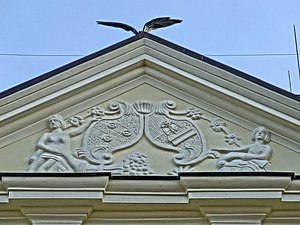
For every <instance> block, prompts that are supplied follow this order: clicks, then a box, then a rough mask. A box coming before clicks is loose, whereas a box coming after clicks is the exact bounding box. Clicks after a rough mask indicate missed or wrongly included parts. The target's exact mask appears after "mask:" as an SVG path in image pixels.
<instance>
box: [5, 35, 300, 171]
mask: <svg viewBox="0 0 300 225" xmlns="http://www.w3.org/2000/svg"><path fill="white" fill-rule="evenodd" d="M4 94H5V93H4ZM3 96H4V95H3ZM299 110H300V104H299V99H298V97H297V96H295V95H292V94H290V93H287V92H284V91H282V90H277V89H276V88H275V87H273V86H271V85H266V84H265V83H263V84H262V83H260V82H259V80H256V79H254V78H252V77H250V76H247V75H245V74H243V73H241V72H238V71H236V70H234V69H230V68H228V67H226V66H224V65H222V64H218V63H217V62H214V61H212V60H209V59H207V58H205V57H200V55H197V54H196V53H193V52H191V51H188V50H186V51H183V48H179V47H178V46H176V45H172V44H170V43H168V42H166V41H164V40H161V39H159V38H157V37H155V36H152V35H149V34H147V35H146V34H140V35H139V36H136V37H134V38H131V39H130V40H126V41H124V42H122V43H120V44H117V45H114V46H113V47H110V48H108V49H106V50H102V51H100V52H98V53H95V54H93V55H91V56H88V57H86V58H85V59H82V60H80V61H78V62H75V63H72V64H70V65H68V66H66V67H64V68H61V69H58V70H56V71H54V72H52V73H49V74H46V75H44V76H42V77H40V78H39V79H38V81H37V80H35V81H31V84H30V85H27V86H26V88H23V89H22V90H20V91H15V92H14V93H11V94H9V95H7V96H5V97H4V98H3V99H2V100H1V127H2V129H1V131H0V132H1V135H0V138H1V144H0V156H1V157H0V171H4V172H24V171H27V172H44V171H50V172H95V171H98V172H100V171H104V172H111V173H113V174H115V175H152V174H156V175H172V174H173V175H174V174H177V173H178V172H182V171H194V172H197V171H200V172H201V171H204V172H218V171H221V172H230V171H234V172H268V171H277V172H286V171H288V172H294V173H296V174H299V173H300V167H299V166H298V162H299V159H300V144H299V125H300V120H299V119H300V116H299ZM53 115H55V116H54V117H53ZM57 115H59V116H57ZM50 118H52V120H56V123H58V124H64V127H63V128H62V130H61V133H59V132H58V133H54V130H55V127H53V126H54V125H52V127H51V126H50V127H49V126H48V125H49V119H50ZM52 122H53V121H52ZM53 123H55V121H54V122H53ZM47 124H48V125H47ZM260 135H262V136H263V137H261V136H260ZM45 145H49V146H50V148H49V149H48V150H47V146H46V147H45ZM62 146H63V147H62ZM43 148H45V149H43ZM66 155H67V156H66ZM30 160H31V162H30V163H29V161H30Z"/></svg>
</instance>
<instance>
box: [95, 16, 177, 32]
mask: <svg viewBox="0 0 300 225" xmlns="http://www.w3.org/2000/svg"><path fill="white" fill-rule="evenodd" d="M181 22H182V20H180V19H171V18H170V17H158V18H155V19H152V20H150V21H148V22H146V23H145V25H144V27H143V30H142V31H137V30H136V29H135V28H134V27H132V26H130V25H128V24H125V23H120V22H107V21H97V24H98V25H104V26H110V27H116V28H121V29H123V30H126V31H131V32H132V33H134V34H135V35H137V34H139V33H142V32H149V31H151V30H155V29H158V28H163V27H168V26H171V25H174V24H176V23H181Z"/></svg>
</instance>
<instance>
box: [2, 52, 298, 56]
mask: <svg viewBox="0 0 300 225" xmlns="http://www.w3.org/2000/svg"><path fill="white" fill-rule="evenodd" d="M204 55H205V56H215V57H265V56H295V55H296V54H295V53H245V54H240V53H237V54H204ZM0 56H16V57H83V56H85V55H82V54H27V53H0Z"/></svg>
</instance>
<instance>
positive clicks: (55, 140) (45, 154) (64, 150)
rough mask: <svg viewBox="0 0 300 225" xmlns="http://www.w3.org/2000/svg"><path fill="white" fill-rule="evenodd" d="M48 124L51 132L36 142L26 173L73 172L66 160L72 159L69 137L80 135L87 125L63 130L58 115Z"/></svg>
mask: <svg viewBox="0 0 300 225" xmlns="http://www.w3.org/2000/svg"><path fill="white" fill-rule="evenodd" d="M48 123H49V124H48V125H49V128H50V130H51V132H50V133H45V134H44V135H43V136H42V137H41V138H40V139H39V140H38V142H37V151H36V152H35V153H34V154H33V156H31V158H30V159H29V167H28V171H29V172H32V171H40V172H44V171H53V172H54V171H73V168H72V166H71V165H70V164H69V162H68V160H66V158H68V157H72V156H71V137H73V136H76V135H79V134H81V133H82V132H83V131H84V130H85V129H86V128H87V127H88V125H89V124H87V125H85V126H82V127H80V128H78V129H76V130H68V129H64V128H65V126H66V125H65V122H64V120H63V118H62V117H61V116H60V115H53V116H51V117H50V118H49V121H48ZM64 156H65V157H64Z"/></svg>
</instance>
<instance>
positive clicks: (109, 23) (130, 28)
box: [97, 21, 139, 34]
mask: <svg viewBox="0 0 300 225" xmlns="http://www.w3.org/2000/svg"><path fill="white" fill-rule="evenodd" d="M97 24H98V25H104V26H110V27H117V28H122V29H123V30H126V31H131V32H133V33H134V34H138V33H139V32H138V31H137V30H136V29H134V27H132V26H129V25H127V24H125V23H119V22H105V21H97Z"/></svg>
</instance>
